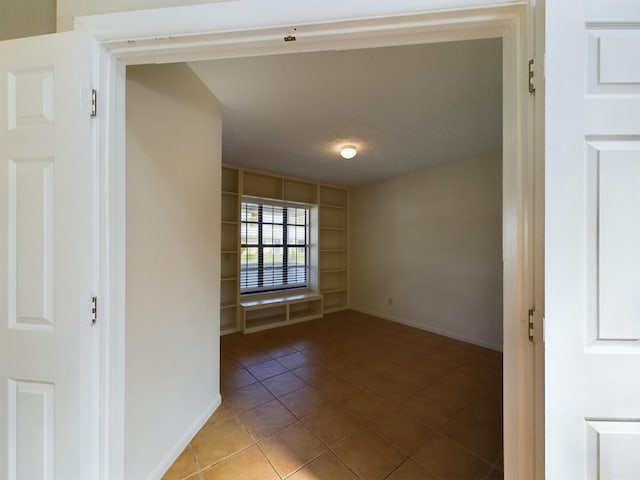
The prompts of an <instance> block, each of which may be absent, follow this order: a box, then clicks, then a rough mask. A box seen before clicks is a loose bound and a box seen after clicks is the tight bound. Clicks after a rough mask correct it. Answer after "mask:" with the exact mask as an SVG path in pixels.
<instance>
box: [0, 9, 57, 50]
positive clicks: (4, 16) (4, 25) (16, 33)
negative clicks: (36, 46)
mask: <svg viewBox="0 0 640 480" xmlns="http://www.w3.org/2000/svg"><path fill="white" fill-rule="evenodd" d="M55 31H56V0H0V41H1V40H9V39H12V38H21V37H31V36H33V35H44V34H46V33H54V32H55Z"/></svg>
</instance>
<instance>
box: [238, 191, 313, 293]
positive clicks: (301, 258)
mask: <svg viewBox="0 0 640 480" xmlns="http://www.w3.org/2000/svg"><path fill="white" fill-rule="evenodd" d="M240 249H241V250H240V292H241V293H254V292H266V291H274V290H284V289H287V288H299V287H306V286H308V278H309V209H308V208H305V207H300V206H295V207H292V206H287V205H278V204H273V203H267V202H264V203H263V202H261V201H259V200H251V201H246V202H242V214H241V232H240Z"/></svg>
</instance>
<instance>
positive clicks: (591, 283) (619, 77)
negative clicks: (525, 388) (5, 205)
mask: <svg viewBox="0 0 640 480" xmlns="http://www.w3.org/2000/svg"><path fill="white" fill-rule="evenodd" d="M638 20H640V4H638V2H635V1H627V0H616V1H612V2H603V1H601V0H582V1H580V2H559V1H555V2H547V18H546V31H547V46H548V48H547V68H546V94H547V97H546V100H547V102H546V118H547V124H546V132H547V134H546V139H547V141H546V205H547V208H546V259H547V262H546V267H545V269H546V276H545V278H546V322H545V326H546V434H547V436H546V457H547V458H546V473H547V478H548V479H551V480H553V479H564V478H588V479H609V478H611V479H621V480H625V479H634V478H640V462H639V461H638V458H639V457H638V452H639V451H640V381H638V378H639V377H638V372H640V313H638V312H640V294H639V292H640V248H638V247H639V246H640V214H639V212H640V193H639V192H640V54H639V53H638V52H640V27H638V25H640V23H638ZM634 22H635V23H634Z"/></svg>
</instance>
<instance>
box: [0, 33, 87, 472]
mask: <svg viewBox="0 0 640 480" xmlns="http://www.w3.org/2000/svg"><path fill="white" fill-rule="evenodd" d="M93 48H94V47H93V44H92V42H91V41H89V39H88V38H86V37H81V36H80V34H77V33H73V32H69V33H65V34H55V35H49V36H44V37H34V38H28V39H20V40H11V41H5V42H0V478H7V479H9V480H15V479H19V480H40V479H48V480H52V479H56V480H75V479H80V478H90V477H91V475H90V473H89V465H90V464H91V462H92V458H93V457H92V455H93V452H92V444H93V443H92V439H93V433H92V429H91V427H90V425H91V423H92V421H93V417H92V415H93V414H92V411H91V408H92V407H91V405H92V399H91V398H90V396H89V395H90V394H91V375H90V374H91V368H92V367H91V357H89V356H88V353H89V352H88V351H87V350H88V347H89V342H90V341H91V337H92V334H93V332H92V327H91V322H90V313H91V312H90V308H91V307H90V304H91V301H90V299H91V296H92V263H93V262H92V251H93V249H92V246H91V242H92V221H93V220H92V214H93V204H94V202H93V200H92V198H93V196H92V190H93V188H92V180H93V171H94V152H93V151H92V147H91V145H92V144H93V140H92V128H93V127H92V125H91V121H92V120H91V119H90V117H89V113H90V110H89V106H90V83H89V80H90V79H89V75H90V72H91V64H92V58H93V51H92V49H93Z"/></svg>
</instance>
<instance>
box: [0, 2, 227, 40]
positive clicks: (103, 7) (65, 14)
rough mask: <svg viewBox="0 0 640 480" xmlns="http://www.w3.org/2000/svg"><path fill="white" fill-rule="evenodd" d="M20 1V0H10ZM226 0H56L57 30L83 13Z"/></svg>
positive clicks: (63, 27)
mask: <svg viewBox="0 0 640 480" xmlns="http://www.w3.org/2000/svg"><path fill="white" fill-rule="evenodd" d="M3 1H4V0H3ZM12 1H16V2H18V1H22V0H12ZM31 1H33V0H31ZM223 1H228V0H58V9H57V26H58V31H59V32H63V31H67V30H73V19H74V18H75V17H81V16H83V15H99V14H103V13H115V12H128V11H133V10H147V9H151V8H163V7H181V6H184V5H197V4H201V3H219V2H223Z"/></svg>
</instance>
